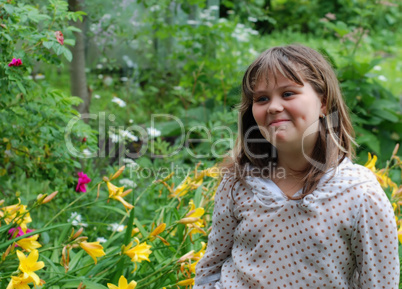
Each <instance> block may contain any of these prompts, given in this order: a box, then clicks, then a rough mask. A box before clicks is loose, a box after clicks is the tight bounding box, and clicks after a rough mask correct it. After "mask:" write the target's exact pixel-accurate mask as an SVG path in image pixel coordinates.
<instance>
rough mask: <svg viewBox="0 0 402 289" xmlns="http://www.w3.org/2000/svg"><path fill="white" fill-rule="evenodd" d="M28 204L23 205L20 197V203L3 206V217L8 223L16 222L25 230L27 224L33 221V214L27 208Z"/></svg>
mask: <svg viewBox="0 0 402 289" xmlns="http://www.w3.org/2000/svg"><path fill="white" fill-rule="evenodd" d="M26 207H27V206H25V205H21V200H20V199H18V204H15V205H11V206H8V207H4V208H2V211H3V212H2V214H1V217H2V218H4V221H5V222H6V223H7V224H10V223H11V222H14V223H16V224H18V225H19V226H20V227H21V229H22V230H23V231H24V232H25V231H26V230H27V224H28V223H31V222H32V219H31V216H30V214H29V212H28V211H27V209H26Z"/></svg>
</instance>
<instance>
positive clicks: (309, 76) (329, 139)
mask: <svg viewBox="0 0 402 289" xmlns="http://www.w3.org/2000/svg"><path fill="white" fill-rule="evenodd" d="M278 73H280V74H282V75H283V76H284V77H286V78H287V79H289V80H290V81H292V82H295V83H297V84H299V85H303V81H307V82H309V83H310V85H311V86H312V87H313V89H314V90H315V92H316V93H317V94H318V95H321V96H322V102H323V104H325V106H326V117H325V118H320V126H319V127H320V128H319V134H318V138H317V141H316V144H315V146H314V149H313V152H312V155H311V156H310V161H309V166H308V167H307V168H305V169H304V170H303V171H301V172H298V173H301V174H302V175H303V176H304V178H303V182H304V185H303V192H302V195H301V196H300V197H299V198H303V197H304V196H305V195H307V194H310V193H312V192H313V191H314V190H315V188H316V187H317V185H318V182H319V181H320V179H321V177H322V176H323V175H324V174H325V172H327V171H328V170H329V169H331V168H335V167H336V166H337V165H338V164H339V163H341V162H342V161H343V159H344V158H345V157H349V158H352V157H353V156H354V150H353V148H352V143H354V140H353V137H354V131H353V127H352V124H351V121H350V117H349V113H348V111H347V107H346V105H345V102H344V100H343V97H342V93H341V90H340V87H339V83H338V80H337V78H336V75H335V72H334V70H333V68H332V67H331V65H330V64H329V62H328V61H327V60H326V59H325V58H324V57H323V56H322V55H321V54H320V53H318V52H317V51H315V50H314V49H311V48H309V47H306V46H302V45H288V46H283V47H273V48H270V49H268V50H266V51H264V52H263V53H262V54H261V55H260V56H259V57H258V58H257V59H256V60H255V61H254V62H253V63H252V64H251V65H250V66H249V67H248V69H247V70H246V72H245V74H244V77H243V83H242V99H241V103H240V105H239V107H238V108H239V121H238V137H237V140H236V145H235V148H234V150H233V156H234V157H233V158H232V159H230V160H226V162H225V163H224V164H223V167H225V168H226V169H227V168H229V169H230V170H231V171H233V172H234V173H235V175H236V176H237V177H239V178H241V177H242V175H243V173H244V172H245V171H247V167H248V166H250V165H251V166H252V167H254V168H259V169H264V168H268V169H269V170H272V168H274V166H276V163H277V157H276V154H275V152H276V149H275V148H274V147H273V145H272V144H270V143H269V142H268V141H267V140H265V138H264V137H263V135H262V134H261V132H260V130H259V129H258V126H257V123H256V121H255V119H254V117H253V113H252V105H253V94H254V92H253V89H254V86H255V84H256V83H257V82H258V81H259V80H261V79H264V78H265V80H266V81H267V83H268V82H269V81H272V80H271V79H268V75H273V76H274V81H275V82H276V75H277V74H278ZM246 135H247V137H248V138H252V139H257V140H258V141H257V142H253V143H251V144H250V143H247V147H246V142H245V136H246ZM264 153H265V156H264V157H258V158H256V157H254V156H255V155H260V156H261V155H263V154H264ZM312 163H314V165H313V164H312ZM239 172H240V174H239ZM299 198H298V199H299Z"/></svg>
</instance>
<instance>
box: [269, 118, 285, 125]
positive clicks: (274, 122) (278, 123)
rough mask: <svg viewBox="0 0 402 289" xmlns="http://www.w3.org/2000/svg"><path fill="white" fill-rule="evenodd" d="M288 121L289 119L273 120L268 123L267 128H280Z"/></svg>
mask: <svg viewBox="0 0 402 289" xmlns="http://www.w3.org/2000/svg"><path fill="white" fill-rule="evenodd" d="M288 121H290V120H289V119H275V120H272V121H270V122H269V126H280V125H282V124H284V123H285V122H288Z"/></svg>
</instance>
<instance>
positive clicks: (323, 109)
mask: <svg viewBox="0 0 402 289" xmlns="http://www.w3.org/2000/svg"><path fill="white" fill-rule="evenodd" d="M326 102H327V99H326V97H325V96H324V95H322V96H321V113H323V114H325V115H326V114H327V104H326Z"/></svg>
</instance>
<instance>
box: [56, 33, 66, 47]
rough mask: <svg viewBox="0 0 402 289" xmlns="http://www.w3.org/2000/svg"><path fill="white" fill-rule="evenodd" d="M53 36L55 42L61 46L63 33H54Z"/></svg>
mask: <svg viewBox="0 0 402 289" xmlns="http://www.w3.org/2000/svg"><path fill="white" fill-rule="evenodd" d="M54 36H56V39H57V42H59V43H60V44H61V45H63V44H64V36H63V33H61V31H55V32H54Z"/></svg>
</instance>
